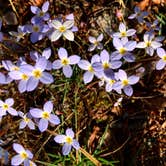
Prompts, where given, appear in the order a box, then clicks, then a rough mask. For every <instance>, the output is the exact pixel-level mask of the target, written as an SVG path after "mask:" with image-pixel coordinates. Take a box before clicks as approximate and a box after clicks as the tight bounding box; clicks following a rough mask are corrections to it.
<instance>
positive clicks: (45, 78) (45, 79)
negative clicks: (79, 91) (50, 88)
mask: <svg viewBox="0 0 166 166" xmlns="http://www.w3.org/2000/svg"><path fill="white" fill-rule="evenodd" d="M40 81H41V82H42V83H43V84H51V83H52V82H53V81H54V79H53V76H52V75H51V74H50V73H48V72H43V74H42V77H41V78H40Z"/></svg>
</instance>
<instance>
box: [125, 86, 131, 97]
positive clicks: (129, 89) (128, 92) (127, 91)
mask: <svg viewBox="0 0 166 166" xmlns="http://www.w3.org/2000/svg"><path fill="white" fill-rule="evenodd" d="M123 91H124V93H125V94H126V95H127V96H132V94H133V88H132V86H130V85H128V86H125V87H124V88H123Z"/></svg>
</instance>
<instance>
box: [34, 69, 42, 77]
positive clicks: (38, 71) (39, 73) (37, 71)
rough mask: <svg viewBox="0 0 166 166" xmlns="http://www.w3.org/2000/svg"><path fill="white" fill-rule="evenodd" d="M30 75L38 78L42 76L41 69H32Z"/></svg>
mask: <svg viewBox="0 0 166 166" xmlns="http://www.w3.org/2000/svg"><path fill="white" fill-rule="evenodd" d="M32 75H33V76H34V77H35V78H37V79H39V78H40V77H41V76H42V71H41V70H40V69H34V70H33V71H32Z"/></svg>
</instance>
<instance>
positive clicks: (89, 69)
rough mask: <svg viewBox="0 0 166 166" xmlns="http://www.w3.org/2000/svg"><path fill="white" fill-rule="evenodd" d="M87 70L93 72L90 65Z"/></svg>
mask: <svg viewBox="0 0 166 166" xmlns="http://www.w3.org/2000/svg"><path fill="white" fill-rule="evenodd" d="M88 71H89V72H91V73H93V72H94V69H93V67H92V65H89V67H88Z"/></svg>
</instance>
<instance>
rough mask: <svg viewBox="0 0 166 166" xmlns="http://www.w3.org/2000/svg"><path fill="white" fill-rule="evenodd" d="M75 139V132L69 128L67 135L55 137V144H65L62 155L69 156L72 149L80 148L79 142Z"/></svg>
mask: <svg viewBox="0 0 166 166" xmlns="http://www.w3.org/2000/svg"><path fill="white" fill-rule="evenodd" d="M73 138H74V132H73V130H72V129H70V128H68V129H67V130H66V135H57V136H55V138H54V140H55V142H57V143H59V144H63V147H62V154H63V155H68V154H69V153H70V151H71V148H72V147H73V148H75V149H76V150H78V149H79V148H80V145H79V142H78V141H77V140H76V139H73Z"/></svg>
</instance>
